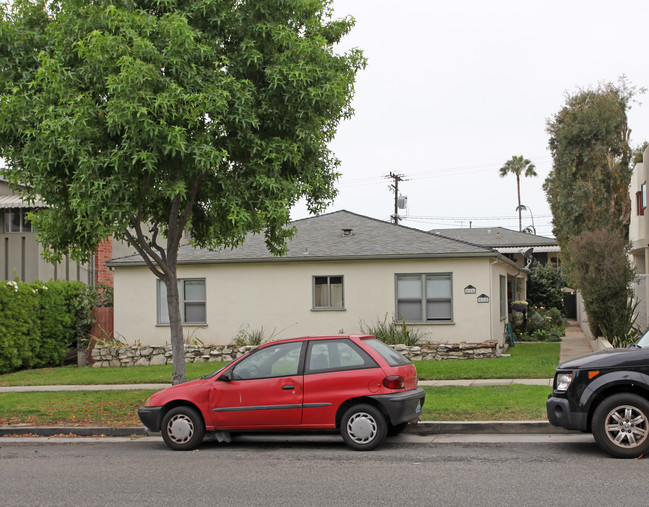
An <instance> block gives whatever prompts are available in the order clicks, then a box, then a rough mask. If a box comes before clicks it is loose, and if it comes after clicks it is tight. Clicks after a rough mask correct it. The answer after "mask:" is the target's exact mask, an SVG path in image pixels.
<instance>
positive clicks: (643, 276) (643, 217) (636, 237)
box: [629, 148, 649, 329]
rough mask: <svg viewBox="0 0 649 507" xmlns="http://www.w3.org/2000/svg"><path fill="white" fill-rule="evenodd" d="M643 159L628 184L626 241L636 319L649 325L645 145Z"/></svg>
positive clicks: (643, 325)
mask: <svg viewBox="0 0 649 507" xmlns="http://www.w3.org/2000/svg"><path fill="white" fill-rule="evenodd" d="M642 158H643V161H642V162H640V163H639V164H636V165H635V167H634V169H633V175H632V176H631V183H630V184H629V196H630V197H631V218H630V221H629V241H630V242H631V252H630V255H631V259H632V265H633V267H634V268H635V270H636V273H637V280H636V281H637V283H636V285H635V286H634V290H635V296H636V300H637V302H638V317H637V320H636V323H637V324H638V325H639V326H640V327H641V328H642V329H646V328H647V327H649V284H648V283H647V277H648V276H649V213H648V212H647V180H648V179H649V148H647V149H646V150H645V151H644V153H643V157H642Z"/></svg>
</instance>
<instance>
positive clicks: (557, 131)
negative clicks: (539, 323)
mask: <svg viewBox="0 0 649 507" xmlns="http://www.w3.org/2000/svg"><path fill="white" fill-rule="evenodd" d="M635 92H636V90H635V88H633V87H630V86H629V85H628V84H627V83H626V82H625V81H624V79H621V80H620V81H619V83H618V84H614V83H604V84H600V85H599V86H597V87H595V88H590V89H582V90H579V91H578V92H576V93H574V94H569V95H567V96H566V103H565V105H564V106H563V107H562V108H561V110H560V111H559V112H558V113H557V114H556V115H554V116H553V117H552V118H550V119H549V120H548V122H547V131H548V133H549V135H550V140H549V146H550V151H551V153H552V159H553V167H552V171H551V172H550V175H549V176H548V178H547V179H546V181H545V183H544V186H543V188H544V190H545V192H546V195H547V198H548V201H549V203H550V208H551V210H552V217H553V224H554V234H555V236H556V238H557V240H558V242H559V245H560V246H561V255H562V261H563V266H564V268H565V271H566V274H567V276H568V278H569V279H570V282H571V283H572V284H573V286H574V287H575V288H577V289H579V290H580V292H581V294H582V296H583V298H584V304H585V308H586V313H587V314H588V317H589V321H590V326H591V329H592V330H593V332H595V333H599V332H601V331H605V330H606V329H612V328H615V327H619V326H617V324H616V323H615V322H614V321H615V320H616V319H617V318H618V316H619V315H620V314H621V312H622V310H625V311H626V309H627V307H628V306H629V304H630V303H629V300H628V296H629V291H628V286H629V283H630V282H631V279H632V275H633V273H632V270H631V269H630V268H629V267H628V261H627V258H626V253H627V251H626V239H627V236H628V232H627V228H628V225H627V224H628V219H629V213H630V199H629V194H628V186H629V181H630V178H631V173H632V166H631V162H632V156H633V150H632V149H631V147H630V145H629V136H630V129H629V126H628V122H627V111H628V109H629V107H630V106H631V101H632V99H633V96H634V93H635ZM598 242H606V243H608V245H607V246H608V248H604V246H605V245H598ZM605 267H606V269H604V268H605ZM610 280H615V281H616V283H612V282H610ZM602 308H605V309H604V311H602ZM611 309H615V311H609V310H611Z"/></svg>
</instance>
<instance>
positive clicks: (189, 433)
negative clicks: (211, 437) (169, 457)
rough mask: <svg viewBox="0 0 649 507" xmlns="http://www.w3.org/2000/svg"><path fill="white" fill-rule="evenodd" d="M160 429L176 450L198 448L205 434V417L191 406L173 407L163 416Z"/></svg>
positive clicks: (163, 437)
mask: <svg viewBox="0 0 649 507" xmlns="http://www.w3.org/2000/svg"><path fill="white" fill-rule="evenodd" d="M160 431H161V432H162V439H163V440H164V441H165V443H166V444H167V445H168V446H169V447H171V448H172V449H173V450H174V451H189V450H192V449H196V447H197V446H198V444H200V443H201V442H202V441H203V437H204V436H205V428H204V426H203V419H202V418H201V416H200V415H199V414H198V413H197V412H196V410H194V409H193V408H190V407H176V408H172V409H171V410H170V411H169V412H167V414H166V415H165V416H164V417H163V419H162V427H161V428H160Z"/></svg>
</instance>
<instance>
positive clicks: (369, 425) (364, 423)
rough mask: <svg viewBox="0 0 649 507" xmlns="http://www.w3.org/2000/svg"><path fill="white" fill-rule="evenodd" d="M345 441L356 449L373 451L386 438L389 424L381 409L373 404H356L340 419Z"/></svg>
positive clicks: (341, 431)
mask: <svg viewBox="0 0 649 507" xmlns="http://www.w3.org/2000/svg"><path fill="white" fill-rule="evenodd" d="M340 433H341V435H342V437H343V440H344V441H345V443H346V444H347V445H348V446H349V447H351V448H352V449H354V450H355V451H371V450H373V449H376V448H377V447H378V446H379V445H381V443H382V442H383V441H384V440H385V437H386V435H387V433H388V424H387V422H386V420H385V417H384V416H383V414H382V413H381V411H380V410H379V409H377V408H376V407H373V406H372V405H365V404H362V405H355V406H353V407H351V408H350V409H349V410H347V411H346V412H345V414H344V415H343V418H342V420H341V421H340Z"/></svg>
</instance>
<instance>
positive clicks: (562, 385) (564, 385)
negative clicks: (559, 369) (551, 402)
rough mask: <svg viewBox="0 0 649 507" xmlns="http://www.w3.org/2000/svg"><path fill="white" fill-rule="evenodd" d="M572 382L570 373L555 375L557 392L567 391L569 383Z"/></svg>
mask: <svg viewBox="0 0 649 507" xmlns="http://www.w3.org/2000/svg"><path fill="white" fill-rule="evenodd" d="M571 382H572V374H571V373H561V374H559V375H557V382H556V384H557V391H567V390H568V387H570V383H571Z"/></svg>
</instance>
